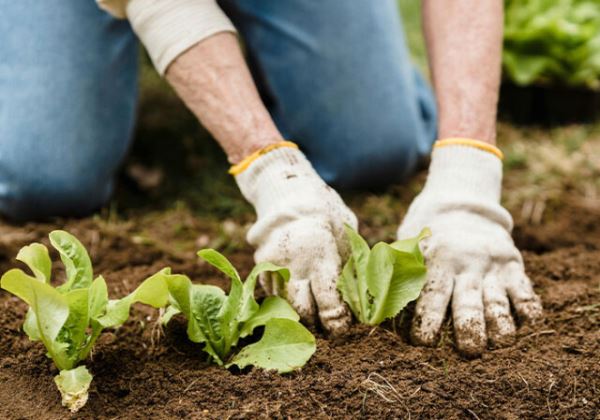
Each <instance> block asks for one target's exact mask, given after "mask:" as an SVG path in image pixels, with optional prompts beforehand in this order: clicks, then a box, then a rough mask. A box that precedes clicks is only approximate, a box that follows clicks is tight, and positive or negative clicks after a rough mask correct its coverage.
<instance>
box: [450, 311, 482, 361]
mask: <svg viewBox="0 0 600 420" xmlns="http://www.w3.org/2000/svg"><path fill="white" fill-rule="evenodd" d="M454 334H455V336H456V346H457V347H458V351H459V352H460V354H462V355H463V356H464V357H466V358H468V359H473V358H476V357H479V356H481V353H483V352H484V351H485V348H486V344H487V343H486V342H487V339H486V335H485V326H484V325H483V323H480V322H477V321H476V320H471V322H470V323H468V324H462V325H455V326H454Z"/></svg>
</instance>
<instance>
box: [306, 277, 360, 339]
mask: <svg viewBox="0 0 600 420" xmlns="http://www.w3.org/2000/svg"><path fill="white" fill-rule="evenodd" d="M311 275H312V276H313V279H312V281H311V283H310V284H311V289H312V294H313V296H314V299H315V303H316V305H317V309H318V313H319V319H320V321H321V325H322V326H323V327H324V328H325V329H326V330H327V332H329V333H330V334H332V335H334V336H335V335H340V334H342V333H344V332H346V331H347V330H348V328H349V327H350V324H351V322H352V316H351V315H350V311H349V310H348V307H347V306H346V304H345V303H344V301H343V300H342V297H341V295H340V293H339V292H338V290H337V287H336V283H337V279H338V277H339V270H338V269H337V267H336V266H328V267H325V269H319V270H315V271H314V272H313V273H312V274H311Z"/></svg>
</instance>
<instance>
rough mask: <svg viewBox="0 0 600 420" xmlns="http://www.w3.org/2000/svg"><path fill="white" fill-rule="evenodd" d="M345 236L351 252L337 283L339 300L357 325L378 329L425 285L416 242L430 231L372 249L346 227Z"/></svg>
mask: <svg viewBox="0 0 600 420" xmlns="http://www.w3.org/2000/svg"><path fill="white" fill-rule="evenodd" d="M346 233H347V237H348V240H349V242H350V245H351V251H352V252H351V256H350V258H349V259H348V261H347V262H346V264H345V265H344V268H343V269H342V273H341V274H340V277H339V279H338V282H337V288H338V290H339V291H340V293H341V295H342V299H344V301H345V302H346V303H347V304H348V306H349V307H350V310H351V311H352V313H353V314H354V316H355V317H356V319H358V321H359V322H362V323H365V324H370V325H377V324H380V323H381V322H383V321H384V320H385V319H388V318H393V317H395V316H396V315H398V314H399V313H400V311H402V309H404V307H405V306H406V305H407V304H408V303H409V302H411V301H413V300H415V299H417V298H418V296H419V294H420V293H421V290H422V288H423V286H424V285H425V273H426V268H425V261H424V258H423V254H422V253H421V250H420V249H419V242H420V241H422V240H423V239H425V238H426V237H427V236H429V234H430V232H429V230H428V229H423V231H422V232H421V233H420V234H419V235H418V236H416V237H414V238H409V239H405V240H401V241H396V242H394V243H392V244H386V243H384V242H380V243H378V244H376V245H375V246H374V247H373V249H369V246H368V245H367V243H366V241H365V240H364V239H362V238H361V237H360V235H359V234H358V233H357V232H355V231H354V230H353V229H352V228H350V227H349V226H346Z"/></svg>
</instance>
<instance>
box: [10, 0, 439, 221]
mask: <svg viewBox="0 0 600 420" xmlns="http://www.w3.org/2000/svg"><path fill="white" fill-rule="evenodd" d="M220 3H221V6H222V7H223V8H224V10H225V11H226V12H227V13H228V14H229V16H230V17H231V19H232V20H233V22H234V23H235V25H236V26H237V28H238V30H239V32H240V35H241V37H242V38H243V40H244V43H245V45H246V50H247V52H248V61H249V64H250V66H251V69H252V72H253V74H254V77H255V80H256V82H257V84H258V86H259V89H260V91H261V94H262V96H263V98H264V100H265V102H266V104H267V106H268V107H269V110H270V112H271V114H272V116H273V118H274V120H275V122H276V123H277V125H278V127H279V129H280V130H281V131H282V133H283V134H284V136H286V138H289V139H291V140H293V141H295V142H297V143H298V144H299V145H300V147H301V149H302V150H303V151H304V152H305V153H306V155H307V156H308V158H309V160H310V161H311V162H312V163H313V165H314V166H315V168H316V169H317V171H318V172H319V173H320V174H321V176H322V177H323V178H324V179H325V181H327V182H328V183H330V184H332V185H334V186H337V187H341V188H360V187H371V186H381V185H386V184H389V183H393V182H397V181H399V180H402V179H404V178H405V177H406V176H407V175H409V174H410V173H411V172H412V171H413V170H414V169H415V167H416V165H417V163H418V162H419V160H420V158H422V157H423V156H424V155H426V154H428V153H429V150H430V148H431V144H432V142H433V140H434V138H435V133H436V115H435V100H434V98H433V95H432V93H431V91H430V89H429V88H428V86H427V85H426V83H425V82H424V80H423V79H422V77H421V76H420V75H419V74H418V73H417V72H416V71H415V69H414V67H413V65H412V64H411V62H410V59H409V55H408V52H407V48H406V44H405V39H404V34H403V31H402V26H401V21H400V17H399V14H398V10H397V8H396V2H395V0H377V1H372V0H352V1H346V0H285V1H281V0H223V1H221V2H220ZM0 11H1V12H0V15H1V19H0V57H2V58H1V59H0V213H2V214H4V215H6V216H8V217H11V218H14V219H20V220H26V219H32V218H40V217H46V216H54V215H84V214H87V213H90V212H92V211H93V210H95V209H97V208H98V207H100V206H102V205H103V204H104V203H105V202H106V201H107V200H108V199H109V197H110V194H111V191H112V187H113V182H114V175H115V172H116V170H117V169H118V167H119V165H120V164H121V162H122V160H123V158H124V156H125V154H126V152H127V149H128V147H129V144H130V142H131V141H132V131H133V126H134V122H135V108H136V101H137V72H138V69H137V58H138V57H137V42H136V40H135V36H134V34H133V32H132V31H131V28H130V26H129V25H128V23H127V22H126V21H120V20H116V19H114V18H112V17H111V16H109V15H108V14H106V13H105V12H103V11H101V10H99V9H98V8H97V7H96V5H95V2H94V1H92V0H44V1H40V0H18V1H15V0H0Z"/></svg>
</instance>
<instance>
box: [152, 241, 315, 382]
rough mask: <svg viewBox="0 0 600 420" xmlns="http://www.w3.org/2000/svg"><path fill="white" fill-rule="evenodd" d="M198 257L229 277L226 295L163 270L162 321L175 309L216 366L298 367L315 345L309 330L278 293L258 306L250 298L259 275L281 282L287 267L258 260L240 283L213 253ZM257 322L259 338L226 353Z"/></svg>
mask: <svg viewBox="0 0 600 420" xmlns="http://www.w3.org/2000/svg"><path fill="white" fill-rule="evenodd" d="M198 255H199V256H200V257H201V258H202V259H204V260H205V261H206V262H208V263H209V264H211V265H213V266H214V267H216V268H217V269H219V270H220V271H221V272H223V273H224V274H225V275H226V276H227V277H229V278H230V279H231V289H230V291H229V294H228V295H227V294H225V292H224V291H223V290H222V289H221V288H219V287H216V286H211V285H205V284H192V282H191V281H190V279H189V278H188V277H186V276H184V275H179V274H168V273H165V272H163V274H162V276H163V278H164V280H165V283H166V284H167V288H168V290H169V300H170V305H169V306H168V307H167V309H166V311H165V314H164V321H163V322H164V323H165V324H166V323H168V322H169V320H170V319H171V317H172V316H173V315H175V314H177V313H182V314H183V315H185V317H186V318H187V323H188V324H187V334H188V337H189V339H190V340H191V341H193V342H195V343H203V344H204V347H203V350H204V351H205V352H206V353H208V354H209V356H210V358H211V359H212V361H214V362H215V363H216V364H218V365H220V366H225V367H227V368H228V367H230V366H233V365H236V366H238V367H239V368H244V367H245V366H249V365H253V366H257V367H260V368H263V369H267V370H276V371H278V372H279V373H284V372H290V371H292V370H294V369H298V368H300V367H302V366H304V364H305V363H306V362H307V361H308V359H310V357H311V356H312V355H313V353H314V352H315V350H316V343H315V338H314V336H313V335H312V334H311V333H310V331H308V330H307V329H306V328H305V327H304V326H303V325H302V324H300V323H299V322H298V320H299V316H298V314H297V313H296V312H295V311H294V309H293V308H292V307H291V306H290V304H289V303H287V302H286V301H285V300H284V299H282V298H280V297H277V296H271V297H267V298H266V299H265V300H264V301H263V302H262V304H261V305H259V304H258V303H257V302H256V300H255V299H254V288H255V286H256V280H257V278H258V276H259V275H260V274H261V273H265V272H269V273H271V275H278V276H280V277H281V278H282V279H283V281H284V282H286V281H287V280H288V279H289V271H288V270H287V269H285V268H282V267H278V266H276V265H273V264H270V263H261V264H258V265H257V266H256V267H254V269H253V270H252V272H251V273H250V274H249V275H248V278H247V279H246V281H245V282H243V283H242V280H241V278H240V276H239V274H238V272H237V270H236V269H235V268H234V267H233V265H231V263H230V262H229V261H228V260H227V259H226V258H225V257H224V256H223V255H221V254H220V253H218V252H217V251H215V250H213V249H205V250H202V251H200V252H198ZM260 326H264V333H263V335H262V337H261V339H260V340H259V341H258V342H256V343H254V344H250V345H248V346H246V347H244V348H243V349H242V350H241V351H240V352H239V353H237V354H235V355H233V356H231V354H232V351H233V350H234V349H235V347H236V346H237V345H238V342H239V340H240V338H244V337H248V336H250V335H252V334H253V332H254V330H255V329H256V328H257V327H260Z"/></svg>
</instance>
